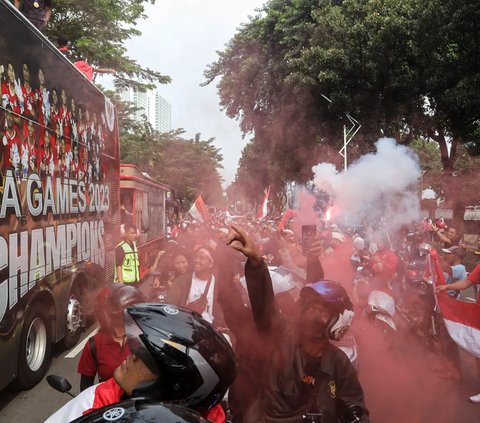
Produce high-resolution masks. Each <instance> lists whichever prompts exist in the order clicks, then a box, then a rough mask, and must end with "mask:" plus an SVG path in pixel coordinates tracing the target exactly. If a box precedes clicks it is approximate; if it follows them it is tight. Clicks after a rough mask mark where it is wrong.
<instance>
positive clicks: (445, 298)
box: [431, 251, 480, 357]
mask: <svg viewBox="0 0 480 423" xmlns="http://www.w3.org/2000/svg"><path fill="white" fill-rule="evenodd" d="M431 258H432V267H433V272H432V273H433V276H434V282H435V286H438V285H444V284H445V277H444V276H443V272H442V268H441V266H440V262H439V259H438V253H437V252H436V251H432V253H431ZM437 301H438V306H439V307H440V312H441V313H442V317H443V320H444V321H445V326H446V327H447V330H448V333H449V334H450V336H451V338H452V339H453V340H454V341H455V342H456V343H457V344H458V345H460V346H461V347H462V348H463V349H465V350H466V351H468V352H469V353H470V354H473V355H474V356H475V357H480V304H477V303H466V302H464V301H459V300H457V299H455V298H452V297H450V296H449V295H447V291H444V292H442V293H440V294H437Z"/></svg>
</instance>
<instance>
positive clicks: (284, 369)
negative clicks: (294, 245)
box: [227, 228, 370, 423]
mask: <svg viewBox="0 0 480 423" xmlns="http://www.w3.org/2000/svg"><path fill="white" fill-rule="evenodd" d="M227 242H228V243H229V244H231V245H232V247H233V248H235V249H236V250H238V251H240V252H242V253H243V254H244V255H245V256H246V257H247V258H248V261H247V264H246V266H245V276H246V280H247V288H248V293H249V297H250V302H251V305H252V312H253V317H254V321H255V324H256V327H257V330H258V332H259V333H260V335H261V336H262V335H263V337H264V340H265V346H264V348H265V349H268V351H269V356H270V357H271V359H270V361H269V365H268V368H267V369H266V371H265V381H264V384H263V385H262V386H263V388H262V392H261V394H260V397H259V399H258V401H257V402H256V403H255V404H254V405H253V406H252V408H251V409H250V410H249V412H248V415H247V417H246V419H245V421H248V422H251V423H274V422H275V423H280V422H282V423H297V422H298V423H300V422H305V421H306V422H321V423H337V422H342V423H347V422H348V423H350V422H361V423H369V421H370V420H369V417H368V411H367V409H366V406H365V402H364V397H363V391H362V388H361V386H360V383H359V381H358V378H357V375H356V372H355V369H354V368H353V366H352V364H351V363H350V361H349V360H348V358H347V356H346V355H345V354H344V353H343V352H342V351H341V350H339V349H338V348H337V347H335V346H333V345H332V344H331V343H330V342H329V339H339V338H340V337H341V336H342V334H343V333H344V332H345V331H346V329H348V327H349V326H350V323H351V320H352V318H353V311H352V306H351V302H350V299H349V298H348V295H347V294H346V292H345V290H344V289H343V287H341V286H340V285H339V284H337V283H335V282H331V281H323V280H322V279H323V269H322V267H321V265H320V263H319V262H318V258H317V257H318V256H317V257H315V256H313V255H312V256H310V257H308V260H307V282H310V283H309V284H308V285H307V286H306V287H305V288H303V289H302V292H301V299H300V301H299V303H298V311H297V315H296V316H295V318H294V319H292V320H291V321H288V320H286V319H285V318H284V316H282V315H281V314H280V313H279V311H278V308H277V306H276V304H275V298H274V293H273V289H272V284H271V280H270V275H269V272H268V268H267V266H266V265H265V263H264V262H263V260H262V258H261V255H260V252H259V251H258V249H257V248H256V247H255V245H254V244H253V242H252V241H251V240H250V239H249V238H248V237H247V236H246V234H245V233H244V232H243V231H241V230H239V229H237V228H233V231H232V232H231V233H230V235H229V237H228V240H227ZM311 282H314V283H311ZM252 353H253V351H252Z"/></svg>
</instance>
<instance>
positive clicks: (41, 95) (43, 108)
mask: <svg viewBox="0 0 480 423" xmlns="http://www.w3.org/2000/svg"><path fill="white" fill-rule="evenodd" d="M35 106H36V109H37V116H38V122H39V123H40V126H41V127H43V126H48V124H49V122H50V99H49V93H48V91H47V89H46V88H40V87H39V88H37V89H36V90H35Z"/></svg>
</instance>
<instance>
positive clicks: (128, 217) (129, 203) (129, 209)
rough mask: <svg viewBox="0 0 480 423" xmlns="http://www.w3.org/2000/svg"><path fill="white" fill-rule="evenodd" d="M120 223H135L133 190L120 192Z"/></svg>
mask: <svg viewBox="0 0 480 423" xmlns="http://www.w3.org/2000/svg"><path fill="white" fill-rule="evenodd" d="M120 223H121V224H122V225H124V224H125V223H133V190H131V189H122V190H121V191H120Z"/></svg>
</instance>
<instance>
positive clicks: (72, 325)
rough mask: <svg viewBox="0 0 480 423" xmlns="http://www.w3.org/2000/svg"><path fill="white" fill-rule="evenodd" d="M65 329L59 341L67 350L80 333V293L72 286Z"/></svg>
mask: <svg viewBox="0 0 480 423" xmlns="http://www.w3.org/2000/svg"><path fill="white" fill-rule="evenodd" d="M66 319H67V330H66V333H65V336H64V337H63V339H62V340H61V341H60V346H61V347H62V348H63V349H65V350H68V349H70V348H72V347H73V346H74V345H76V344H77V342H78V340H79V339H80V336H81V334H82V319H83V310H82V303H81V301H80V293H79V292H78V290H77V289H75V288H73V289H72V292H71V293H70V298H69V299H68V304H67V315H66Z"/></svg>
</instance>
